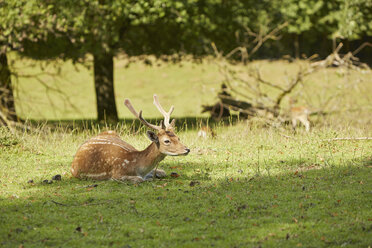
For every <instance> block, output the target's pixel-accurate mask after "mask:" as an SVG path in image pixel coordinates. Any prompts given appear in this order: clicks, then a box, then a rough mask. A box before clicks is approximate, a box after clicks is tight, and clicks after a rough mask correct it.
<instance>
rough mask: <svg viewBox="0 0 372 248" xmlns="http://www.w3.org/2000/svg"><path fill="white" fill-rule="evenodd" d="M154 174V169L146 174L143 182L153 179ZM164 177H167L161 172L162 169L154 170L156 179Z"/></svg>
mask: <svg viewBox="0 0 372 248" xmlns="http://www.w3.org/2000/svg"><path fill="white" fill-rule="evenodd" d="M154 172H155V169H153V170H152V171H151V172H150V173H149V174H147V175H146V176H145V180H147V179H150V178H153V177H154ZM165 176H167V174H166V173H165V171H164V170H162V169H156V177H157V178H162V177H165Z"/></svg>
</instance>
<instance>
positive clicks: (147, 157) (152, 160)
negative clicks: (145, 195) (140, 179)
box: [139, 142, 166, 176]
mask: <svg viewBox="0 0 372 248" xmlns="http://www.w3.org/2000/svg"><path fill="white" fill-rule="evenodd" d="M165 156H166V155H165V154H162V153H160V151H159V148H158V146H157V144H156V143H154V142H152V143H151V145H149V146H148V147H147V148H146V149H145V150H143V151H142V152H141V153H140V157H139V159H140V160H139V161H140V163H139V164H140V168H139V169H140V174H141V175H143V176H145V175H147V174H148V173H150V172H151V171H152V170H153V169H154V168H155V166H156V165H157V164H158V163H159V162H160V161H162V160H163V159H164V158H165Z"/></svg>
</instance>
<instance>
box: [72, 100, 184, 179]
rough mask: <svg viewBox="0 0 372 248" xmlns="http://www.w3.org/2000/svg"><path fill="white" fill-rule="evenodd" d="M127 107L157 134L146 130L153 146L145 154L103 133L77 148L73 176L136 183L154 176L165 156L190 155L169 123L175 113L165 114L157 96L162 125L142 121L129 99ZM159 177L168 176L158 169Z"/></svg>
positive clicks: (155, 102) (114, 134)
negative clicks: (162, 119)
mask: <svg viewBox="0 0 372 248" xmlns="http://www.w3.org/2000/svg"><path fill="white" fill-rule="evenodd" d="M124 104H125V105H126V106H127V108H128V109H129V110H130V112H132V114H133V115H134V116H135V117H136V118H138V119H139V120H140V121H141V122H142V123H143V124H144V125H145V126H147V127H149V128H152V129H154V130H156V131H158V132H157V134H156V133H154V132H152V131H147V137H148V138H149V139H150V140H151V141H152V143H151V144H150V145H149V146H148V147H147V148H146V149H145V150H143V151H138V150H136V149H135V148H134V147H133V146H131V145H130V144H128V143H126V142H125V141H123V140H121V139H120V137H119V135H117V134H116V133H115V132H114V131H107V132H103V133H101V134H99V135H97V136H96V137H93V138H91V139H89V140H88V141H86V142H85V143H84V144H83V145H81V146H80V148H79V149H78V151H77V153H76V155H75V157H74V160H73V162H72V166H71V173H72V175H73V176H74V177H77V178H90V179H95V180H106V179H114V180H121V181H124V180H129V181H131V182H134V183H139V182H143V181H145V180H146V179H148V178H151V177H153V176H154V175H153V174H154V168H155V166H156V165H157V164H158V163H159V162H160V161H161V160H163V159H164V158H165V156H166V155H169V156H178V155H187V154H188V153H189V152H190V149H188V148H187V147H186V146H185V145H183V144H182V143H181V142H180V140H179V138H178V137H177V136H176V135H175V134H174V124H175V120H174V119H173V120H172V122H171V123H169V120H170V115H171V113H172V112H173V110H174V107H173V106H172V107H171V108H170V110H169V112H165V110H164V109H163V108H162V106H161V105H160V103H159V100H158V98H157V96H156V95H154V104H155V106H156V107H157V108H158V110H159V111H160V112H161V113H162V114H163V116H164V123H163V122H162V121H161V122H160V125H159V126H156V125H153V124H150V123H148V122H147V121H146V120H145V119H143V118H142V110H141V111H140V112H139V114H138V113H137V111H136V110H135V109H134V108H133V106H132V104H131V103H130V101H129V100H128V99H125V101H124ZM155 176H157V177H164V176H166V174H165V171H164V170H160V169H158V170H156V175H155Z"/></svg>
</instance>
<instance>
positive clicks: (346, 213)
mask: <svg viewBox="0 0 372 248" xmlns="http://www.w3.org/2000/svg"><path fill="white" fill-rule="evenodd" d="M298 161H301V159H299V160H298ZM370 164H371V157H366V158H363V159H362V160H361V161H360V162H358V166H335V167H332V168H329V167H328V168H322V169H320V170H316V169H308V170H304V171H300V172H299V173H293V171H286V172H283V173H280V174H275V175H271V176H266V175H261V176H255V177H254V178H251V177H248V176H245V175H239V176H237V177H234V178H232V180H230V179H227V178H223V179H219V180H216V179H214V180H212V179H210V178H209V177H205V175H201V174H196V173H191V172H192V170H193V169H194V168H195V167H201V165H200V164H198V163H194V164H192V165H190V166H189V167H187V168H183V169H182V170H180V171H184V172H183V173H180V176H179V177H167V178H165V179H162V180H154V181H152V182H145V183H142V184H139V185H132V184H121V183H117V182H113V181H100V182H98V181H90V180H87V181H83V180H78V179H75V178H62V181H57V182H54V183H53V184H41V183H37V184H36V185H33V186H32V185H30V186H26V188H25V190H26V191H27V190H28V191H29V194H30V197H28V198H27V197H26V198H20V199H12V200H9V199H3V200H2V201H0V204H1V205H2V209H3V211H2V212H1V214H0V222H1V223H3V224H1V225H2V228H1V229H0V230H1V231H0V240H2V241H1V242H2V243H1V244H2V245H4V246H15V245H19V244H23V245H24V246H25V247H26V246H27V247H28V246H36V245H39V244H43V246H70V247H71V246H76V247H77V246H79V247H86V246H95V247H97V246H115V247H116V246H121V245H123V244H126V245H130V246H131V247H137V246H138V247H139V246H156V247H160V246H164V247H169V246H172V247H195V246H198V247H204V246H217V247H234V246H235V247H259V246H265V247H283V246H284V247H296V246H305V247H327V246H355V247H367V246H368V245H369V244H371V241H372V235H371V234H372V223H371V222H370V218H371V214H372V211H371V208H370V206H371V204H372V192H371V187H372V182H371V180H370V172H371V171H370V170H371V168H370V167H369V166H370ZM168 172H169V170H168ZM211 173H213V171H212V172H211ZM191 182H197V183H194V184H192V183H191ZM95 184H97V185H98V186H94V185H95ZM45 223H47V226H45ZM155 237H156V238H155Z"/></svg>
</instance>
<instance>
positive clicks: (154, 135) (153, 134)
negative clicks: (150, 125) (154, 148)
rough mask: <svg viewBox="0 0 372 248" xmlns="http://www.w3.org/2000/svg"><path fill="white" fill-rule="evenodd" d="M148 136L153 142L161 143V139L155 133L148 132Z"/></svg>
mask: <svg viewBox="0 0 372 248" xmlns="http://www.w3.org/2000/svg"><path fill="white" fill-rule="evenodd" d="M146 135H147V137H148V138H149V139H150V140H151V141H152V142H155V143H159V138H158V136H157V135H156V134H155V133H154V132H152V131H147V132H146Z"/></svg>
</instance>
